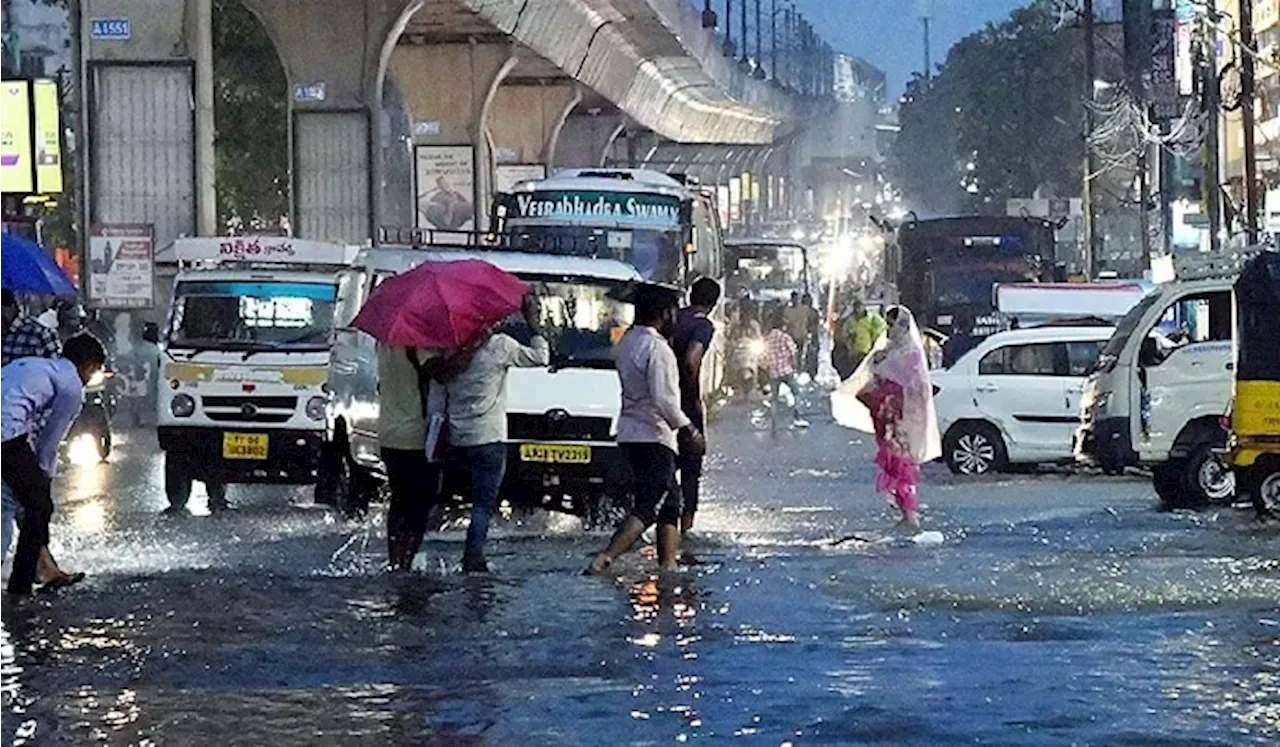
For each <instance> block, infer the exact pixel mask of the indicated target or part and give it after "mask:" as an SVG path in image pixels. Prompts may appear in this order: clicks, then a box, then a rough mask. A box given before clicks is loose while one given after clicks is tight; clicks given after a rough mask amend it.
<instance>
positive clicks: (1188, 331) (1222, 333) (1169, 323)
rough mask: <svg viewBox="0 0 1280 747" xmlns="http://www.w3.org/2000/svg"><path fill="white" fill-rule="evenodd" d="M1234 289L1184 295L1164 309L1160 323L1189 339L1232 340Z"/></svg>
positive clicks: (1191, 340)
mask: <svg viewBox="0 0 1280 747" xmlns="http://www.w3.org/2000/svg"><path fill="white" fill-rule="evenodd" d="M1231 324H1232V323H1231V291H1213V292H1209V293H1197V294H1195V295H1193V296H1184V297H1183V298H1179V299H1178V300H1177V301H1174V302H1173V304H1171V305H1170V306H1169V308H1168V309H1166V310H1165V314H1164V318H1163V319H1162V320H1161V324H1160V326H1161V327H1162V328H1163V329H1164V331H1165V332H1166V333H1167V334H1179V333H1182V334H1185V335H1186V341H1187V342H1188V343H1197V342H1227V341H1229V340H1231V337H1232V333H1231Z"/></svg>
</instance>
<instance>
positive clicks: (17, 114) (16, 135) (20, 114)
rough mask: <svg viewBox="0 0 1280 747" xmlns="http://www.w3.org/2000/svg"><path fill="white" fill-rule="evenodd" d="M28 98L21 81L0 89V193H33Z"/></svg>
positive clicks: (5, 84) (27, 89)
mask: <svg viewBox="0 0 1280 747" xmlns="http://www.w3.org/2000/svg"><path fill="white" fill-rule="evenodd" d="M34 174H35V171H34V169H32V167H31V94H30V87H29V84H28V83H27V81H25V80H6V81H4V83H3V84H2V85H0V191H4V192H34V191H35V184H34Z"/></svg>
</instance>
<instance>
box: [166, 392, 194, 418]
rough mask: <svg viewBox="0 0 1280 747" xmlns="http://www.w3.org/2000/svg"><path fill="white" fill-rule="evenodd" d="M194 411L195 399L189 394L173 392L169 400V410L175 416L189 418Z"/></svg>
mask: <svg viewBox="0 0 1280 747" xmlns="http://www.w3.org/2000/svg"><path fill="white" fill-rule="evenodd" d="M195 411H196V400H195V398H194V397H192V396H191V395H190V394H175V395H174V396H173V399H172V400H170V401H169V412H171V413H173V416H174V417H175V418H189V417H191V415H192V414H193V413H195Z"/></svg>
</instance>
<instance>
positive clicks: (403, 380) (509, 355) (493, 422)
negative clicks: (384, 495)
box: [352, 259, 551, 572]
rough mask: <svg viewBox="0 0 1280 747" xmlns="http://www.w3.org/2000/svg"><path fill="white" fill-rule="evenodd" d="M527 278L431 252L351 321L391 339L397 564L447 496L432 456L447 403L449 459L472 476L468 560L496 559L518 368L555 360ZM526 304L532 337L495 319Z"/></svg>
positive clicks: (387, 442)
mask: <svg viewBox="0 0 1280 747" xmlns="http://www.w3.org/2000/svg"><path fill="white" fill-rule="evenodd" d="M528 290H529V286H528V285H527V284H526V283H525V282H524V281H522V280H520V279H519V278H517V277H515V276H514V275H512V274H510V273H508V272H505V271H503V270H501V269H499V268H497V267H495V266H494V265H492V264H489V263H488V262H485V261H483V260H476V259H467V260H456V261H446V262H424V263H422V264H420V265H418V266H417V267H414V268H413V269H411V270H408V271H407V272H403V273H401V274H399V275H397V276H395V277H392V278H389V279H387V280H386V281H384V282H383V283H382V284H380V285H379V286H378V287H377V288H376V289H375V290H374V292H373V294H372V295H371V296H370V297H369V300H368V301H366V302H365V304H364V306H363V307H362V308H361V309H360V313H359V314H357V315H356V318H355V319H354V320H353V321H352V326H354V327H356V328H357V329H361V330H364V331H365V332H368V333H369V334H370V335H372V336H373V337H374V339H376V340H378V342H379V343H380V351H379V359H380V372H381V377H380V384H379V389H380V393H379V396H380V399H381V401H380V403H379V410H380V412H381V415H380V418H379V420H380V422H379V439H380V441H381V448H382V449H383V451H384V457H383V461H384V462H385V463H386V466H387V472H388V478H389V480H390V482H391V488H392V505H391V510H390V511H389V512H388V516H387V520H388V527H387V530H388V531H387V541H388V551H389V555H390V558H389V559H390V561H391V566H392V567H393V568H408V566H409V564H410V563H411V562H412V561H413V556H414V555H415V554H416V553H417V550H418V547H419V546H420V545H421V542H422V535H423V533H424V532H425V531H426V520H427V515H428V513H429V512H430V509H431V506H432V505H433V504H434V503H435V501H436V499H437V497H438V493H437V492H436V491H438V489H439V488H438V485H439V477H438V474H437V473H436V468H433V467H432V466H431V459H432V458H433V457H434V456H435V455H436V453H438V447H437V444H434V443H431V444H429V443H427V439H428V438H429V437H430V434H431V433H432V432H433V429H432V428H431V427H430V420H431V413H434V412H437V411H441V410H443V411H444V413H445V414H446V417H447V421H448V427H449V431H448V436H447V439H446V440H447V442H448V446H449V452H448V456H447V459H448V464H447V465H446V466H447V467H450V468H457V469H460V470H462V471H463V472H464V473H465V474H466V475H467V476H468V477H470V478H471V479H470V485H471V503H472V512H471V527H470V529H469V530H468V532H467V549H466V552H465V553H464V557H463V569H464V570H466V571H468V572H472V571H480V572H483V571H486V570H488V565H487V563H486V562H485V559H484V541H485V538H486V537H487V535H488V530H489V519H490V517H491V515H492V513H493V505H494V503H496V501H497V495H498V489H499V487H500V486H501V484H502V477H503V473H504V472H505V469H506V444H505V441H506V437H507V413H506V409H507V408H506V380H507V371H508V370H509V369H510V368H512V367H521V366H545V365H547V364H548V363H550V358H551V355H550V349H549V346H548V345H547V341H546V340H545V339H544V338H543V337H542V336H541V335H538V334H536V332H537V329H538V327H537V322H538V308H539V307H538V303H537V301H536V299H534V298H532V297H527V296H526V294H527V292H528ZM521 310H523V312H524V317H525V321H527V322H528V323H529V326H530V327H532V328H533V330H534V332H535V335H534V337H533V339H532V340H531V341H530V344H529V345H528V346H525V345H521V344H520V343H519V342H517V341H516V340H515V339H514V338H512V337H510V336H508V335H505V334H495V333H494V331H493V330H494V327H495V326H496V325H497V324H499V323H500V322H502V321H504V320H506V319H507V318H508V317H510V316H511V315H512V314H514V313H516V312H518V311H521ZM402 364H403V365H402ZM411 372H412V373H411ZM441 399H443V400H444V401H443V402H441ZM384 428H389V429H390V430H388V432H386V433H383V429H384ZM428 450H430V452H431V453H430V454H428ZM410 452H414V453H410Z"/></svg>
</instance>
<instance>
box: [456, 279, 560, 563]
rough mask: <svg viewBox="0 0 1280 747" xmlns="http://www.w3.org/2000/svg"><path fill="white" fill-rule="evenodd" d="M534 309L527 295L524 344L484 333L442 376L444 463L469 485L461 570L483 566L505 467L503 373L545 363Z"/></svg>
mask: <svg viewBox="0 0 1280 747" xmlns="http://www.w3.org/2000/svg"><path fill="white" fill-rule="evenodd" d="M538 309H539V306H538V300H537V299H536V298H535V297H533V296H527V297H526V298H525V300H524V309H523V311H524V319H525V321H526V322H528V324H529V327H530V328H531V329H532V330H533V339H532V340H530V341H529V345H528V346H525V345H521V344H520V343H519V342H517V341H516V340H515V338H513V337H511V336H509V335H505V334H502V333H497V334H493V335H490V336H489V338H488V339H487V340H485V341H484V342H483V343H481V344H480V346H479V347H478V348H476V349H475V351H474V352H466V353H462V354H460V355H458V356H455V358H456V360H455V361H453V362H451V363H450V365H451V366H453V365H457V366H458V367H460V368H461V369H462V370H461V371H460V372H459V373H458V374H457V375H456V376H452V377H446V378H448V382H447V384H446V392H447V394H446V396H447V403H446V405H445V409H446V412H447V414H448V421H449V445H450V451H449V465H448V466H449V467H450V468H456V469H458V470H460V471H461V472H462V474H463V477H464V478H465V479H466V482H467V484H468V485H470V486H471V525H470V526H469V527H468V528H467V546H466V550H465V551H464V552H463V555H462V570H463V571H465V572H467V573H485V572H487V571H488V570H489V566H488V563H487V562H485V557H484V543H485V539H486V538H487V537H488V536H489V520H490V518H491V517H492V516H493V509H494V506H495V504H496V503H497V502H498V490H499V488H501V487H502V478H503V475H504V473H505V472H506V468H507V444H506V441H507V371H508V370H510V369H511V368H513V367H514V368H535V367H538V366H545V365H548V364H549V363H550V362H551V350H550V348H549V347H548V345H547V340H546V338H544V337H543V336H542V335H541V333H540V332H539V328H538Z"/></svg>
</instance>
